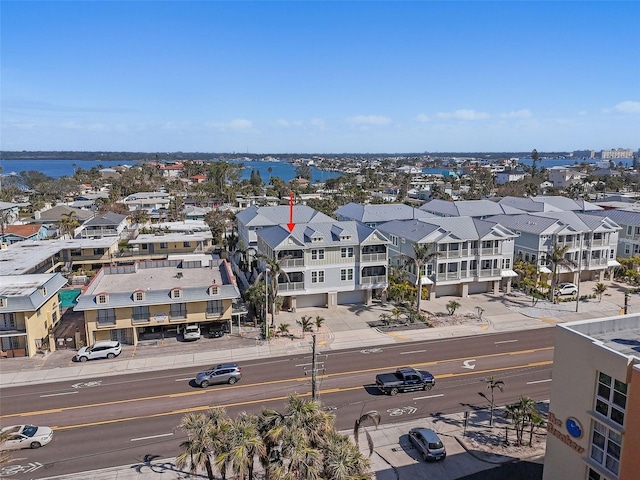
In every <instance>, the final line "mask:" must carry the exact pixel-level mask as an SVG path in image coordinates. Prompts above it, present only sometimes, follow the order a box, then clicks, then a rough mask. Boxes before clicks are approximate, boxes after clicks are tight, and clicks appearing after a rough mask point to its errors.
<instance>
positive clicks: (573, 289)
mask: <svg viewBox="0 0 640 480" xmlns="http://www.w3.org/2000/svg"><path fill="white" fill-rule="evenodd" d="M555 291H556V295H577V294H578V287H577V286H576V285H575V284H574V283H561V284H560V285H558V287H557V288H556V290H555Z"/></svg>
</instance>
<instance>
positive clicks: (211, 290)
mask: <svg viewBox="0 0 640 480" xmlns="http://www.w3.org/2000/svg"><path fill="white" fill-rule="evenodd" d="M209 295H218V286H217V285H211V286H210V287H209Z"/></svg>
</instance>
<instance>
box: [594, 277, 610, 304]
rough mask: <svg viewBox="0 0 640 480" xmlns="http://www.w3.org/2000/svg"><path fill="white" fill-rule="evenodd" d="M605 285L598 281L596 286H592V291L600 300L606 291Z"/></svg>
mask: <svg viewBox="0 0 640 480" xmlns="http://www.w3.org/2000/svg"><path fill="white" fill-rule="evenodd" d="M607 288H608V287H607V286H606V285H605V284H604V283H601V282H598V283H596V286H595V287H593V292H594V293H595V294H596V295H597V296H598V300H599V301H602V295H603V294H604V292H606V291H607Z"/></svg>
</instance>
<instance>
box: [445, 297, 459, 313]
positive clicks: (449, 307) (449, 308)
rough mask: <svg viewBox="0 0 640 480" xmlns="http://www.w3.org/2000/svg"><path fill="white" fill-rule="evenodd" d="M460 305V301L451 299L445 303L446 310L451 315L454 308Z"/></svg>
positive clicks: (454, 310)
mask: <svg viewBox="0 0 640 480" xmlns="http://www.w3.org/2000/svg"><path fill="white" fill-rule="evenodd" d="M460 307H461V305H460V302H458V301H456V300H451V301H449V303H447V312H449V315H453V314H454V313H456V310H457V309H458V308H460Z"/></svg>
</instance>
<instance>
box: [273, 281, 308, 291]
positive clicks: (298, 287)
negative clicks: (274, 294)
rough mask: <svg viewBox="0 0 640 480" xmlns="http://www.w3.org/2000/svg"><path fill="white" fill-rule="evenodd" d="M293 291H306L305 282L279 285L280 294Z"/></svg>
mask: <svg viewBox="0 0 640 480" xmlns="http://www.w3.org/2000/svg"><path fill="white" fill-rule="evenodd" d="M292 290H304V282H287V283H279V284H278V291H279V292H290V291H292Z"/></svg>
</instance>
